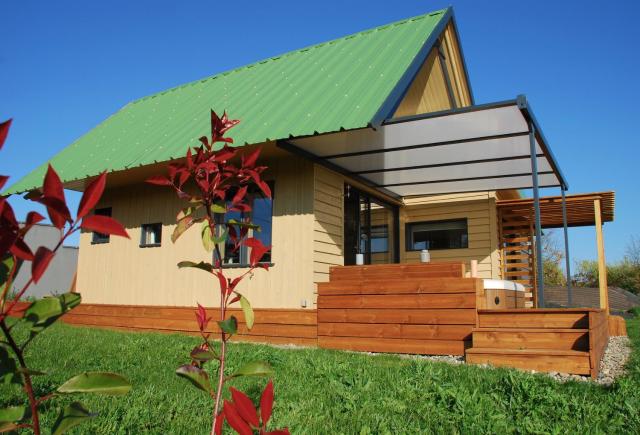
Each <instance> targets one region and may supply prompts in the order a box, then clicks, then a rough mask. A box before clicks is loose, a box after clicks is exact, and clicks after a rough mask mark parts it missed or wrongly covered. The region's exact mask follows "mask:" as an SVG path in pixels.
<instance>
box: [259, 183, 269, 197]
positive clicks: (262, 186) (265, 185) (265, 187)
mask: <svg viewBox="0 0 640 435" xmlns="http://www.w3.org/2000/svg"><path fill="white" fill-rule="evenodd" d="M256 184H257V185H258V187H259V188H260V190H262V193H264V196H266V197H267V198H271V188H270V187H269V184H268V183H266V182H264V181H262V180H260V181H257V182H256Z"/></svg>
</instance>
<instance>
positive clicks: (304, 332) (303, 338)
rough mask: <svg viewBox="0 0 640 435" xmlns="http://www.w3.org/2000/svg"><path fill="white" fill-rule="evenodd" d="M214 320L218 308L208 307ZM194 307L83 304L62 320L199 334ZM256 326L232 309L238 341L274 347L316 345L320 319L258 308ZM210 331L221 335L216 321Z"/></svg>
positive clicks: (311, 312) (313, 313)
mask: <svg viewBox="0 0 640 435" xmlns="http://www.w3.org/2000/svg"><path fill="white" fill-rule="evenodd" d="M208 310H209V312H210V315H212V316H213V317H214V319H215V315H216V314H217V308H209V309H208ZM194 311H195V308H192V307H164V306H140V305H138V306H136V305H102V304H81V305H80V306H78V307H77V308H75V309H74V310H73V311H71V312H69V313H67V314H66V315H65V316H64V318H63V321H64V322H65V323H68V324H72V325H79V326H94V327H104V328H110V329H123V330H133V331H159V332H168V333H174V332H175V333H187V334H198V325H197V323H196V319H195V315H194ZM254 311H255V323H254V325H253V328H252V329H251V331H249V330H248V329H247V326H246V323H245V321H244V315H243V314H242V311H241V310H237V309H232V310H229V314H233V315H234V316H236V317H237V318H238V331H239V333H238V334H237V335H236V336H235V339H237V340H240V341H255V342H264V343H275V344H298V345H303V346H316V345H317V341H316V335H317V326H316V325H317V316H316V311H315V310H301V309H255V310H254ZM208 330H209V331H210V332H218V331H219V329H218V326H217V324H216V322H215V321H214V320H212V321H211V322H210V323H209V326H208Z"/></svg>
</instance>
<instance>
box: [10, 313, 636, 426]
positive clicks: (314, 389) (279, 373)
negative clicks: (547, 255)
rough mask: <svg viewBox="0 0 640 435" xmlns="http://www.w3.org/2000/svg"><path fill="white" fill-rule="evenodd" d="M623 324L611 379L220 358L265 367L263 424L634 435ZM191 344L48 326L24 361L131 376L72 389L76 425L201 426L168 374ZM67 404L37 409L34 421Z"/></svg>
mask: <svg viewBox="0 0 640 435" xmlns="http://www.w3.org/2000/svg"><path fill="white" fill-rule="evenodd" d="M628 328H629V334H630V336H631V339H632V341H633V344H634V353H633V356H632V360H631V361H630V363H629V365H628V374H627V375H626V377H624V378H621V379H619V380H618V381H617V382H616V383H615V384H614V385H613V386H611V387H601V386H597V385H594V384H592V383H577V382H569V383H566V384H558V383H556V382H554V381H553V380H551V379H550V378H548V377H546V376H544V375H531V374H527V373H522V372H518V371H516V370H506V369H495V370H494V369H481V368H478V367H472V366H451V365H447V364H444V363H432V362H428V361H421V360H414V359H405V358H399V357H396V356H369V355H361V354H355V353H344V352H337V351H328V350H321V349H279V348H272V347H269V346H264V345H253V344H235V345H233V346H232V347H231V358H230V360H229V365H230V368H231V369H233V368H234V367H238V366H239V365H240V364H242V363H244V362H248V361H251V360H254V359H263V360H267V361H269V362H270V363H271V365H272V366H273V367H274V369H275V371H276V375H275V377H274V384H275V390H276V403H275V409H274V415H273V422H272V423H273V425H274V426H273V427H275V426H278V427H280V426H288V427H289V428H290V429H291V431H292V433H313V434H316V433H331V432H333V433H356V434H368V433H394V434H395V433H424V432H436V433H565V432H571V433H605V432H606V433H640V351H639V350H638V342H639V340H640V320H638V319H636V320H631V321H629V322H628ZM195 344H196V339H194V338H191V337H185V336H181V335H164V334H153V333H144V334H143V333H124V332H114V331H106V330H98V329H85V328H76V327H71V326H66V325H55V326H53V327H52V328H51V329H50V330H48V331H47V332H45V333H43V334H42V335H41V336H40V337H39V338H38V339H37V341H36V342H35V343H34V345H33V346H32V347H31V351H30V353H28V354H27V358H28V360H30V361H31V366H32V368H34V369H38V370H44V371H47V372H49V373H50V376H46V377H38V378H36V383H35V385H36V388H37V390H39V391H40V392H45V391H49V390H51V389H53V388H55V387H56V386H58V385H59V384H60V383H62V382H63V381H64V380H66V379H67V378H69V377H71V376H72V375H74V374H77V373H79V372H81V371H87V370H109V371H115V372H119V373H122V374H124V375H126V376H127V377H128V378H129V380H130V381H131V382H132V383H133V385H134V388H133V390H132V391H131V392H130V393H129V394H128V395H126V396H123V397H106V396H103V397H101V396H89V395H86V396H84V397H82V398H81V400H82V401H83V402H84V403H85V404H86V405H88V407H89V408H90V409H91V410H95V411H99V412H100V415H99V416H98V417H97V418H95V419H94V420H92V422H91V423H89V424H85V425H82V426H79V429H77V432H76V433H91V434H115V433H123V434H124V433H131V434H139V433H157V434H205V433H208V428H209V424H210V423H209V421H210V409H211V403H210V402H209V401H208V400H207V398H206V397H205V394H204V393H203V392H201V391H199V390H196V389H194V388H193V387H192V386H191V385H189V384H187V382H186V381H184V380H183V379H180V378H178V377H177V376H176V375H175V374H174V371H175V369H176V367H177V366H178V365H180V364H183V363H185V362H187V358H186V355H187V354H188V352H189V351H190V350H191V348H192V347H193V346H194V345H195ZM36 349H37V351H36ZM265 384H266V380H264V379H261V378H246V379H239V380H235V381H233V385H235V386H236V387H238V388H240V389H242V390H244V391H247V392H248V393H249V395H250V396H252V397H253V398H254V401H256V402H257V400H258V397H259V394H260V391H261V390H262V388H263V387H264V385H265ZM76 398H77V397H76ZM22 400H23V398H22V395H21V394H20V391H19V390H17V389H15V388H14V387H7V386H0V407H5V406H7V405H15V404H19V403H21V402H22ZM67 400H69V401H70V400H71V399H70V398H64V399H61V400H57V401H54V403H53V404H52V406H51V408H50V409H47V410H46V411H45V413H44V416H43V417H44V418H43V419H44V424H45V426H47V427H50V426H51V424H52V423H53V420H54V419H55V417H56V414H57V408H58V407H59V405H60V404H61V403H62V402H63V401H67Z"/></svg>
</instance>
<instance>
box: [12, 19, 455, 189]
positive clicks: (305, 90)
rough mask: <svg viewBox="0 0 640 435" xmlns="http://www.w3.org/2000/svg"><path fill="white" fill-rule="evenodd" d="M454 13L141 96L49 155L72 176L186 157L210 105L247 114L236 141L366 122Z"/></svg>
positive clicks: (36, 181) (37, 174)
mask: <svg viewBox="0 0 640 435" xmlns="http://www.w3.org/2000/svg"><path fill="white" fill-rule="evenodd" d="M449 14H450V11H449V9H443V10H440V11H436V12H431V13H428V14H425V15H421V16H418V17H414V18H410V19H406V20H403V21H398V22H396V23H392V24H388V25H385V26H381V27H376V28H374V29H371V30H366V31H363V32H359V33H356V34H353V35H350V36H346V37H344V38H340V39H336V40H333V41H330V42H325V43H322V44H318V45H314V46H311V47H308V48H303V49H301V50H296V51H292V52H289V53H286V54H283V55H281V56H276V57H272V58H269V59H266V60H263V61H261V62H257V63H254V64H251V65H247V66H244V67H241V68H237V69H234V70H231V71H227V72H224V73H221V74H217V75H214V76H211V77H208V78H205V79H202V80H198V81H194V82H191V83H187V84H185V85H182V86H178V87H175V88H172V89H169V90H167V91H164V92H160V93H158V94H155V95H151V96H148V97H145V98H142V99H139V100H136V101H133V102H131V103H129V104H127V105H126V106H124V107H123V108H122V109H120V110H119V111H118V112H116V113H115V114H113V115H112V116H110V117H109V118H107V119H106V120H105V121H104V122H102V123H101V124H99V125H98V126H97V127H95V128H94V129H93V130H91V131H89V132H88V133H87V134H85V135H84V136H82V137H81V138H79V139H78V140H76V141H75V142H73V143H72V144H71V145H69V146H68V147H66V148H65V149H63V150H62V151H61V152H60V153H58V154H57V155H56V156H54V157H53V158H52V159H51V161H50V163H51V164H52V165H53V166H54V167H55V169H56V171H58V173H59V174H60V177H61V178H62V180H63V181H64V182H70V181H74V180H82V179H85V178H88V177H91V176H95V175H97V174H98V173H100V172H101V171H104V170H108V171H119V170H124V169H128V168H133V167H137V166H143V165H147V164H152V163H155V162H163V161H168V160H173V159H175V158H179V157H182V156H183V155H184V153H185V150H186V146H187V145H193V146H195V145H199V142H198V140H197V138H198V137H200V136H202V135H203V134H207V133H208V132H209V129H210V126H209V110H210V109H214V110H215V111H216V112H219V113H221V112H222V111H224V110H226V111H227V113H228V114H229V115H230V116H231V117H232V118H234V119H240V120H241V121H242V122H241V123H240V124H239V125H238V126H237V127H235V128H234V129H233V134H232V135H231V136H232V137H233V138H234V140H235V146H242V145H245V144H254V143H260V142H264V141H267V140H276V139H285V138H289V137H296V136H305V135H312V134H316V133H326V132H332V131H338V130H340V129H352V128H361V127H366V126H367V125H368V124H369V123H371V122H372V120H374V118H375V116H376V114H378V112H379V111H380V110H381V108H383V107H384V106H385V105H387V106H388V105H389V100H390V99H392V98H394V93H395V94H397V93H398V88H399V86H398V85H399V84H400V83H401V81H402V80H406V76H407V73H408V72H409V71H410V70H411V69H412V63H413V64H414V65H413V68H414V69H415V64H416V61H419V60H421V59H419V56H420V55H421V53H424V50H425V45H427V44H426V42H427V41H428V40H429V41H432V40H433V39H434V38H433V35H434V36H435V37H437V36H438V34H437V33H439V31H440V29H442V26H443V25H444V24H446V21H448V20H445V19H444V18H445V17H448V16H449ZM428 48H430V47H428ZM395 98H397V96H396V97H395ZM45 170H46V163H45V164H43V165H42V166H40V167H39V168H37V169H35V170H34V171H33V172H31V173H30V174H28V175H27V176H25V177H24V178H22V179H21V180H20V181H18V182H17V183H16V184H14V185H13V186H12V187H11V189H10V192H12V193H16V192H23V191H27V190H30V189H33V188H36V187H38V186H40V185H41V183H42V179H43V176H44V172H45Z"/></svg>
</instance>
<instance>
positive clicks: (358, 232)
mask: <svg viewBox="0 0 640 435" xmlns="http://www.w3.org/2000/svg"><path fill="white" fill-rule="evenodd" d="M397 216H398V208H397V207H394V206H392V205H391V204H388V203H387V202H385V201H382V200H380V199H378V198H374V197H372V196H371V195H369V194H367V193H365V192H362V191H361V190H358V189H356V188H355V187H353V186H351V185H349V184H345V186H344V239H343V240H344V264H345V265H347V266H349V265H353V264H356V254H362V255H363V259H364V264H389V263H394V262H396V263H397V262H398V257H399V245H398V244H397V240H396V237H397V232H398V228H397Z"/></svg>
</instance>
